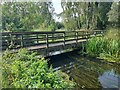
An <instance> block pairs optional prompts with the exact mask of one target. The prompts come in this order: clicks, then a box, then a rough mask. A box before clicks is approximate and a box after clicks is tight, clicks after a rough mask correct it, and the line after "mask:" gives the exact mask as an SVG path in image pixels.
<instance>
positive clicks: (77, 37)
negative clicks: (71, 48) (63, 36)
mask: <svg viewBox="0 0 120 90" xmlns="http://www.w3.org/2000/svg"><path fill="white" fill-rule="evenodd" d="M75 34H76V44H77V43H78V32H75Z"/></svg>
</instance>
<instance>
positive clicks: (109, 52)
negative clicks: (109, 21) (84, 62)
mask: <svg viewBox="0 0 120 90" xmlns="http://www.w3.org/2000/svg"><path fill="white" fill-rule="evenodd" d="M86 52H87V53H88V54H91V55H95V56H99V57H100V58H103V59H106V60H108V61H112V62H120V31H119V30H117V29H114V30H108V31H107V32H106V33H105V35H104V37H93V38H91V39H89V40H88V42H87V44H86Z"/></svg>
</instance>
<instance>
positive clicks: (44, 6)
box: [2, 1, 55, 32]
mask: <svg viewBox="0 0 120 90" xmlns="http://www.w3.org/2000/svg"><path fill="white" fill-rule="evenodd" d="M2 7H3V8H2V9H3V10H2V14H3V15H2V28H3V30H6V31H12V32H14V31H30V30H32V29H36V28H42V29H46V28H49V27H50V25H52V26H53V27H51V28H50V29H53V28H54V25H55V24H54V23H55V21H54V19H53V14H54V13H53V12H54V8H53V5H52V2H50V1H48V2H5V3H4V4H3V5H2Z"/></svg>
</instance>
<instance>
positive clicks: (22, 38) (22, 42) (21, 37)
mask: <svg viewBox="0 0 120 90" xmlns="http://www.w3.org/2000/svg"><path fill="white" fill-rule="evenodd" d="M23 46H24V44H23V34H21V47H23Z"/></svg>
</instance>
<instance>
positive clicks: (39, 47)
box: [26, 39, 87, 50]
mask: <svg viewBox="0 0 120 90" xmlns="http://www.w3.org/2000/svg"><path fill="white" fill-rule="evenodd" d="M86 40H87V39H82V40H78V43H80V42H85V41H86ZM75 43H76V40H74V41H67V42H66V43H65V45H68V44H75ZM55 46H64V43H63V42H60V43H54V44H53V43H52V44H49V47H55ZM44 48H47V46H46V44H44V45H37V46H31V47H26V49H28V50H37V49H44Z"/></svg>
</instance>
